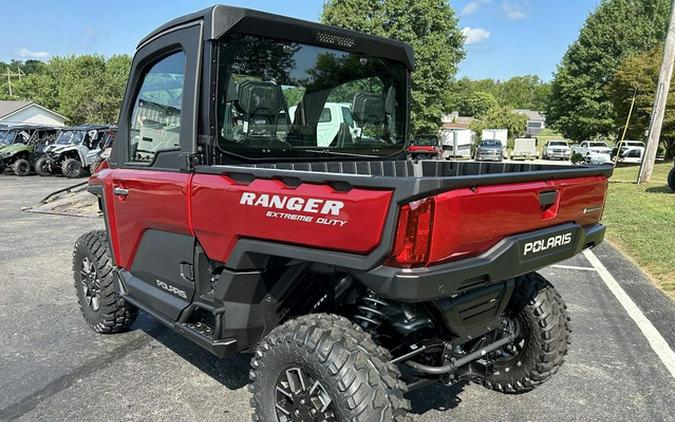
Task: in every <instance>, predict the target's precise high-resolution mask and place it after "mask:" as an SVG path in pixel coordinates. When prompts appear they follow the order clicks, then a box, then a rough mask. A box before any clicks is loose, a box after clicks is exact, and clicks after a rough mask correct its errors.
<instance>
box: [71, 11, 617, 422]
mask: <svg viewBox="0 0 675 422" xmlns="http://www.w3.org/2000/svg"><path fill="white" fill-rule="evenodd" d="M413 67H414V61H413V52H412V49H411V47H410V46H408V45H407V44H404V43H401V42H398V41H394V40H389V39H384V38H379V37H375V36H372V35H365V34H361V33H357V32H352V31H347V30H343V29H338V28H333V27H329V26H324V25H320V24H316V23H312V22H304V21H300V20H296V19H289V18H284V17H281V16H275V15H270V14H267V13H261V12H256V11H251V10H247V9H240V8H233V7H226V6H215V7H213V8H209V9H206V10H203V11H201V12H197V13H194V14H191V15H189V16H186V17H183V18H179V19H176V20H173V21H171V22H169V23H168V24H166V25H164V26H162V27H160V28H159V29H157V30H156V31H154V32H152V33H151V34H150V35H148V36H147V37H146V38H145V39H143V40H142V41H141V43H140V44H139V46H138V49H137V51H136V54H135V56H134V59H133V62H132V67H131V72H130V79H129V83H128V85H127V91H126V95H125V97H124V101H123V104H122V110H121V114H120V116H121V117H120V121H119V131H118V136H117V139H116V141H115V143H114V145H113V148H112V153H111V155H110V158H109V159H108V160H107V161H106V162H104V163H103V164H102V165H101V166H99V167H98V169H97V170H96V172H95V173H94V175H93V176H92V177H91V178H90V179H89V187H88V189H89V191H90V192H92V193H94V194H95V195H97V196H98V198H99V204H100V205H101V209H102V211H103V213H104V215H105V224H106V230H105V231H93V232H90V233H87V234H84V235H83V236H82V237H80V238H79V240H78V241H77V242H76V244H75V250H74V254H73V271H74V278H75V288H76V291H77V297H78V300H79V303H80V307H81V310H82V314H83V315H84V318H85V320H86V321H87V322H88V324H89V325H90V326H91V327H92V328H93V329H94V330H96V331H97V332H99V333H116V332H121V331H124V330H126V329H128V328H129V327H130V326H131V325H132V324H133V322H134V320H135V319H136V316H137V314H138V309H143V310H144V311H146V312H147V313H148V314H150V315H152V316H154V317H155V318H157V320H159V321H161V322H162V323H163V324H165V325H166V326H167V327H170V328H171V329H173V330H175V332H176V333H178V334H180V335H183V336H185V337H186V338H188V339H190V340H192V341H194V342H195V343H196V344H198V345H199V346H201V347H203V348H205V349H207V350H209V351H210V352H212V353H213V354H215V355H216V356H219V357H224V356H230V355H232V354H234V353H237V352H241V351H251V352H254V355H253V358H252V360H251V372H250V378H251V386H250V389H251V392H252V396H253V397H252V401H251V403H252V406H253V411H254V419H256V420H261V421H282V422H283V421H323V420H330V421H333V420H339V421H347V420H349V421H352V420H357V419H358V420H363V421H394V420H396V421H401V420H409V419H408V417H407V416H406V412H407V410H408V408H409V403H408V400H407V399H405V398H404V396H403V395H404V393H405V392H406V391H409V390H412V389H415V388H419V387H420V386H422V385H425V384H427V383H429V382H434V381H441V382H442V383H444V384H452V383H456V382H459V381H474V382H477V383H480V384H482V385H484V386H485V387H487V388H490V389H494V390H496V391H500V392H504V393H521V392H526V391H530V390H532V389H533V388H535V387H536V386H538V385H539V384H541V383H543V382H545V381H546V380H548V379H549V378H551V376H553V374H555V373H556V372H557V371H558V369H559V368H560V366H561V365H562V363H563V360H564V358H565V355H566V354H567V350H568V343H569V339H570V336H569V322H568V319H569V318H568V314H567V311H566V307H565V304H564V302H563V300H562V298H561V296H560V294H559V293H558V292H557V291H556V290H555V288H554V287H553V286H552V285H551V284H550V283H549V282H548V281H546V280H545V279H544V277H542V276H541V275H539V274H537V273H536V272H534V271H536V270H538V269H540V268H542V267H545V266H548V265H551V264H553V263H556V262H560V261H562V260H564V259H567V258H570V257H572V256H574V255H575V254H577V253H579V252H580V251H581V250H583V249H585V248H590V247H593V246H595V245H597V244H598V243H600V242H601V241H602V240H603V236H604V231H605V229H604V227H603V226H602V225H601V224H600V223H599V221H600V217H601V215H602V210H603V206H604V202H605V193H606V190H607V178H608V177H609V176H610V175H611V173H612V169H613V168H612V167H611V166H603V167H584V166H565V165H562V166H556V165H538V164H500V163H475V162H452V161H445V160H437V161H410V160H405V153H406V146H407V143H408V142H409V131H410V127H409V121H410V119H409V114H408V110H409V102H410V86H409V82H410V72H411V71H412V70H413ZM326 103H340V104H343V103H350V107H349V109H350V110H351V113H352V115H353V117H354V120H355V125H356V127H358V128H360V129H361V130H359V131H358V133H355V131H353V130H351V128H350V126H349V125H346V124H341V127H340V129H339V130H338V131H337V133H335V134H334V135H333V136H334V139H333V140H332V141H331V142H330V143H328V144H327V145H319V144H318V130H317V128H318V125H319V121H320V118H321V114H322V112H323V109H324V108H325V107H324V106H325V104H326ZM291 107H295V112H294V113H293V114H294V117H293V119H291V118H289V110H290V109H291ZM504 216H507V217H508V218H504ZM492 217H494V218H492ZM83 347H91V346H90V345H88V346H85V345H83Z"/></svg>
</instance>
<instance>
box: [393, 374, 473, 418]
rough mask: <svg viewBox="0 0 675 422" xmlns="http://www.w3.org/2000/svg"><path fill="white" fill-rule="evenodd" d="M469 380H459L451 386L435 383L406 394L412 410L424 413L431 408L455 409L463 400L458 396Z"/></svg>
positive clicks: (412, 411)
mask: <svg viewBox="0 0 675 422" xmlns="http://www.w3.org/2000/svg"><path fill="white" fill-rule="evenodd" d="M467 384H468V383H467V382H459V383H457V384H454V385H453V386H451V387H446V386H444V385H442V384H441V383H434V384H431V385H428V386H426V387H424V388H420V389H419V390H415V391H413V392H411V393H408V394H406V397H407V398H408V399H409V400H410V406H411V409H410V412H411V413H413V414H416V415H422V414H424V413H427V412H428V411H430V410H438V411H446V410H450V409H454V408H455V407H457V406H458V405H459V404H460V403H461V402H462V399H460V398H459V397H458V396H459V394H460V393H461V392H462V391H464V387H465V386H466V385H467Z"/></svg>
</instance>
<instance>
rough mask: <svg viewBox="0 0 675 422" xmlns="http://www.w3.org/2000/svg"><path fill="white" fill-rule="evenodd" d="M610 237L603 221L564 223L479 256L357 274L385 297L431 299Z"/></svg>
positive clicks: (557, 259) (562, 256)
mask: <svg viewBox="0 0 675 422" xmlns="http://www.w3.org/2000/svg"><path fill="white" fill-rule="evenodd" d="M568 233H569V234H570V235H571V240H570V242H569V243H566V244H562V245H560V246H552V247H549V248H546V249H542V250H539V251H536V252H532V245H533V244H535V245H539V246H541V245H545V244H546V242H548V241H549V239H551V238H554V239H555V238H556V237H557V236H565V235H567V234H568ZM604 236H605V227H604V226H603V225H601V224H592V225H589V226H585V227H582V226H580V225H578V224H571V223H569V224H562V225H559V226H555V227H551V228H547V229H543V230H537V231H533V232H528V233H524V234H519V235H515V236H510V237H507V238H505V239H504V240H502V241H501V242H499V243H498V244H497V245H495V246H494V247H492V248H491V249H490V250H488V251H486V252H485V253H483V254H482V255H479V256H476V257H473V258H467V259H463V260H460V261H454V262H449V263H445V264H439V265H434V266H430V267H423V268H410V269H407V268H395V267H388V266H380V267H378V268H375V269H374V270H372V271H369V272H366V273H361V274H356V275H355V276H356V277H357V278H358V279H359V280H360V281H361V282H362V283H363V284H364V285H366V286H367V287H368V288H370V289H372V290H373V291H375V292H376V293H377V294H379V295H381V296H383V297H385V298H390V299H396V300H400V301H407V302H423V301H430V300H436V299H441V298H445V297H449V296H452V295H453V294H455V293H459V292H462V291H466V290H468V289H471V288H475V287H482V286H486V285H489V284H491V283H493V282H497V281H502V280H506V279H509V278H513V277H517V276H520V275H523V274H527V273H529V272H532V271H536V270H538V269H540V268H543V267H546V266H548V265H552V264H555V263H557V262H560V261H563V260H565V259H568V258H571V257H573V256H574V255H576V254H577V253H579V252H581V251H582V250H583V249H586V248H588V247H592V246H595V245H597V244H599V243H600V242H602V240H603V238H604ZM528 244H529V246H528ZM526 248H528V249H529V251H526ZM534 249H536V247H535V248H534Z"/></svg>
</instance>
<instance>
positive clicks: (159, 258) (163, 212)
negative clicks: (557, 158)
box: [100, 22, 202, 320]
mask: <svg viewBox="0 0 675 422" xmlns="http://www.w3.org/2000/svg"><path fill="white" fill-rule="evenodd" d="M201 39H202V22H195V23H194V24H193V25H191V26H188V27H184V26H183V27H181V28H179V29H177V30H172V31H170V32H167V33H164V34H160V35H159V36H158V37H156V38H154V39H152V40H150V41H149V42H147V43H146V44H144V45H141V46H140V48H139V50H138V51H137V53H136V55H135V56H134V60H133V63H132V69H131V76H130V79H129V82H128V85H127V91H126V95H125V101H124V104H123V106H122V111H121V114H120V121H119V130H118V134H117V139H116V141H115V145H114V147H113V152H112V155H111V158H110V161H109V163H110V167H111V168H110V170H103V171H102V172H101V175H100V177H102V178H103V179H105V201H106V204H105V208H106V210H107V211H108V215H107V220H108V221H107V223H108V229H109V233H110V237H111V244H112V248H113V250H114V256H115V264H116V266H117V267H118V268H120V271H119V274H120V276H121V277H122V281H123V284H124V289H125V292H124V294H125V297H127V298H128V299H129V300H130V301H131V302H132V303H133V302H141V303H143V305H144V307H146V308H148V309H149V310H151V311H155V313H157V314H161V315H162V316H165V317H167V318H169V319H171V320H175V319H177V317H178V315H179V313H180V311H181V310H182V309H184V308H185V306H187V304H188V303H189V301H190V300H191V298H192V295H193V292H194V282H193V280H192V277H191V275H190V274H191V271H190V269H191V267H192V260H193V251H194V236H193V234H192V230H191V227H190V220H189V208H188V194H189V189H190V181H191V178H192V175H191V173H190V172H189V171H188V169H187V161H186V160H185V159H184V157H186V156H187V155H188V154H192V153H194V145H195V140H196V136H197V134H196V122H195V117H196V110H195V108H196V104H197V95H198V86H199V79H198V76H199V66H200V65H199V60H200V57H201V55H200V49H201Z"/></svg>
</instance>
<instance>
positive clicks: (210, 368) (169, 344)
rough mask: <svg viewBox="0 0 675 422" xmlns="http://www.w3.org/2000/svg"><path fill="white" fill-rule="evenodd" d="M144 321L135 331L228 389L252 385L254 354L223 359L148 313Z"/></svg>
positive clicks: (137, 323)
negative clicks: (149, 337)
mask: <svg viewBox="0 0 675 422" xmlns="http://www.w3.org/2000/svg"><path fill="white" fill-rule="evenodd" d="M140 319H142V320H143V321H137V322H136V323H135V324H134V327H133V328H132V329H139V330H141V331H143V332H145V333H146V334H148V335H149V336H151V337H152V338H154V339H155V340H157V341H158V342H160V343H161V344H162V345H164V346H165V347H166V348H168V349H170V350H171V351H172V352H174V353H176V354H177V355H178V356H180V357H181V358H182V359H184V360H185V361H187V362H189V363H191V364H192V365H193V366H194V367H195V368H197V369H199V370H200V371H202V372H203V373H205V374H206V375H208V376H210V377H211V378H213V379H214V380H216V381H218V382H219V383H221V384H222V385H224V386H225V387H227V388H228V389H230V390H238V389H240V388H242V387H245V386H246V385H248V384H249V379H248V372H249V362H250V361H251V357H252V356H253V355H252V354H251V353H238V354H236V355H234V356H232V357H229V358H223V359H220V358H218V357H217V356H215V355H213V354H211V353H210V352H208V351H207V350H205V349H202V348H201V347H199V346H198V345H196V344H195V343H193V342H192V341H190V340H188V339H186V338H185V337H183V336H181V335H180V334H178V333H176V332H174V331H172V330H170V329H168V328H167V327H165V326H163V325H161V324H160V323H159V322H157V321H156V320H154V319H153V318H152V317H150V316H148V315H147V314H145V313H144V312H141V313H140V315H139V320H140ZM139 322H140V323H139Z"/></svg>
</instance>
